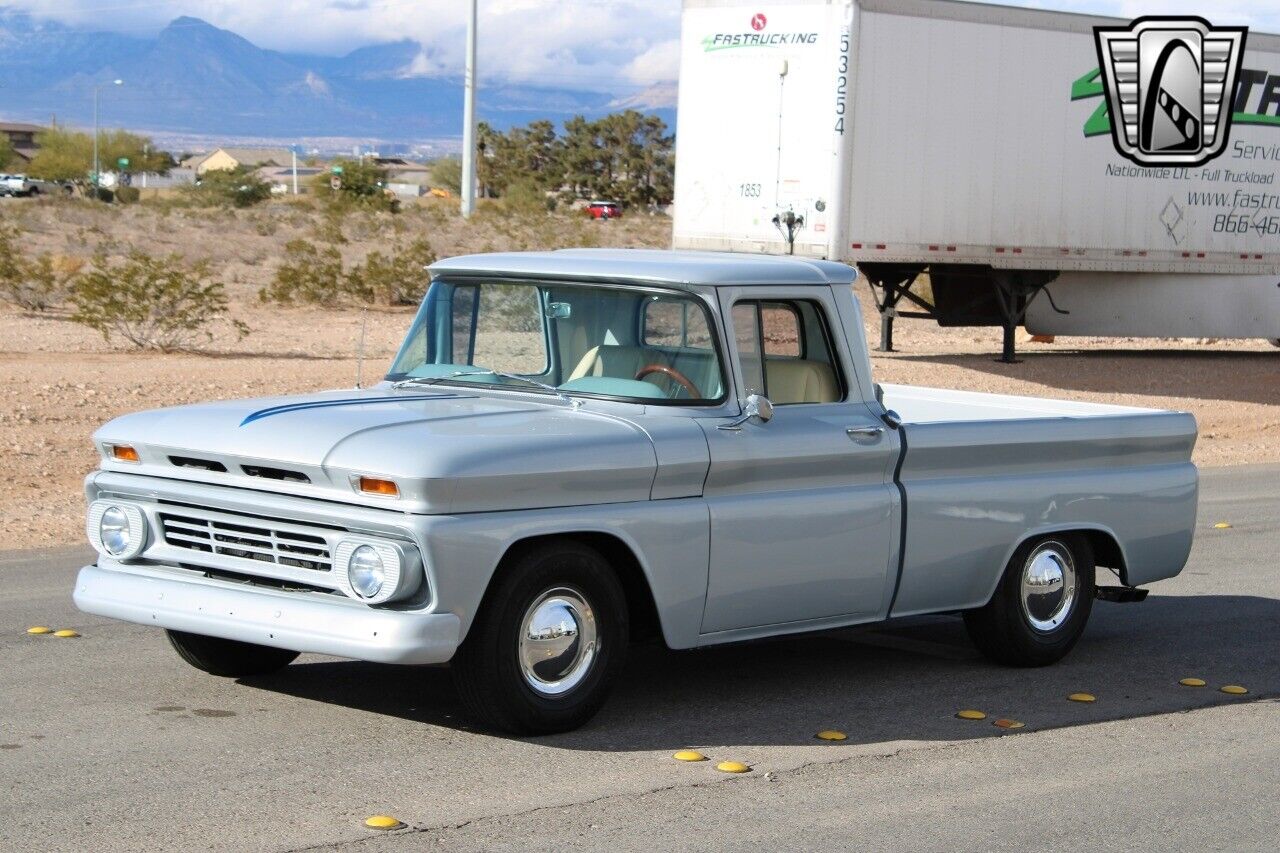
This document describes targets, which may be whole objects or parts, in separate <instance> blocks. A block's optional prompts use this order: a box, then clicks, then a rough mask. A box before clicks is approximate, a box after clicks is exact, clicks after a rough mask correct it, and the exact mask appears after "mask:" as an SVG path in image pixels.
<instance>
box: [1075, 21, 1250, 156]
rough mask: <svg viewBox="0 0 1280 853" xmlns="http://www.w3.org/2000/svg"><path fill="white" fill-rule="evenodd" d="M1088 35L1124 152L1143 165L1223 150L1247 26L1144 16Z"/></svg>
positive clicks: (1113, 131)
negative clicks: (1227, 25)
mask: <svg viewBox="0 0 1280 853" xmlns="http://www.w3.org/2000/svg"><path fill="white" fill-rule="evenodd" d="M1093 34H1094V39H1095V41H1096V43H1097V48H1098V63H1099V67H1100V68H1101V70H1102V83H1103V88H1104V89H1105V90H1106V94H1107V107H1108V109H1109V110H1110V113H1111V138H1112V140H1113V141H1114V142H1115V146H1116V150H1117V151H1119V152H1120V154H1121V155H1123V156H1124V157H1127V158H1128V159H1130V160H1132V161H1133V162H1135V163H1139V164H1141V165H1144V166H1170V165H1173V166H1199V165H1202V164H1204V163H1207V162H1209V161H1210V160H1212V159H1213V158H1214V157H1217V156H1218V155H1219V154H1221V153H1222V152H1223V150H1224V149H1225V148H1226V145H1227V136H1228V134H1229V133H1230V131H1231V113H1232V103H1231V99H1232V97H1233V96H1234V94H1235V90H1236V81H1237V80H1238V79H1239V77H1240V64H1241V62H1243V60H1244V42H1245V37H1246V36H1247V35H1248V28H1247V27H1214V26H1212V25H1211V24H1210V23H1209V22H1208V21H1206V20H1204V19H1203V18H1194V17H1145V18H1138V19H1136V20H1135V21H1134V22H1133V23H1132V24H1130V25H1129V26H1128V27H1094V30H1093Z"/></svg>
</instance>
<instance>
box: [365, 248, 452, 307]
mask: <svg viewBox="0 0 1280 853" xmlns="http://www.w3.org/2000/svg"><path fill="white" fill-rule="evenodd" d="M435 260H436V255H435V252H433V251H431V244H430V243H428V242H427V241H426V240H425V239H424V238H421V237H419V238H418V239H416V240H414V241H412V242H411V243H409V244H408V245H407V246H403V247H401V246H397V247H396V250H395V252H394V253H393V254H391V255H390V256H387V255H383V254H382V253H381V252H370V253H369V255H368V256H367V257H366V258H365V259H364V263H362V264H358V265H357V266H356V267H355V268H353V269H352V270H351V272H350V273H348V274H347V292H348V293H349V294H350V295H351V296H352V297H354V298H356V299H359V300H360V301H362V302H381V303H383V304H384V305H413V304H417V303H418V302H420V301H421V300H422V297H423V294H425V293H426V289H427V281H428V278H427V273H426V270H425V267H426V266H427V265H428V264H432V263H435Z"/></svg>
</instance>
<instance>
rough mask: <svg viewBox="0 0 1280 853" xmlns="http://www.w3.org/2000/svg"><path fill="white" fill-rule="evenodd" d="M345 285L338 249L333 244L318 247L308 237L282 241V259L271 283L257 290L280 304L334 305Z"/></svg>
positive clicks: (261, 297) (269, 299) (343, 294)
mask: <svg viewBox="0 0 1280 853" xmlns="http://www.w3.org/2000/svg"><path fill="white" fill-rule="evenodd" d="M347 286H348V282H347V279H346V277H345V276H344V275H343V273H342V253H341V252H339V251H338V250H337V249H336V248H334V247H333V246H325V247H323V248H321V247H320V246H317V245H316V244H315V243H312V242H311V241H310V240H302V239H297V240H290V241H289V242H288V243H285V246H284V261H283V262H282V263H281V264H280V267H279V268H278V269H277V270H276V275H275V278H274V279H273V280H272V282H271V284H269V285H267V286H266V287H264V288H263V289H262V290H260V291H258V297H259V298H260V299H261V300H262V301H263V302H278V303H280V304H281V305H292V304H293V303H295V302H309V303H313V304H317V305H334V304H337V303H338V302H341V301H342V299H343V297H344V296H345V294H346V290H347Z"/></svg>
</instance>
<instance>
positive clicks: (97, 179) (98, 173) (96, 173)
mask: <svg viewBox="0 0 1280 853" xmlns="http://www.w3.org/2000/svg"><path fill="white" fill-rule="evenodd" d="M123 85H124V81H123V80H112V81H111V82H110V83H99V84H98V85H96V86H94V87H93V197H94V198H97V197H98V190H99V189H100V188H101V186H102V169H101V168H100V166H99V165H98V95H99V94H100V93H101V92H102V87H103V86H123Z"/></svg>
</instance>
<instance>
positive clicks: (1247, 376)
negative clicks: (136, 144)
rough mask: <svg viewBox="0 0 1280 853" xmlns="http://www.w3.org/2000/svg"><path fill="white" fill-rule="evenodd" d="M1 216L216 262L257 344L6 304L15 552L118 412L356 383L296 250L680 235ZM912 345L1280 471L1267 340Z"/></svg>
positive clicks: (41, 530) (381, 335)
mask: <svg viewBox="0 0 1280 853" xmlns="http://www.w3.org/2000/svg"><path fill="white" fill-rule="evenodd" d="M0 218H3V219H4V220H6V221H8V222H12V223H16V224H18V225H19V227H21V228H22V229H23V230H24V232H25V233H26V235H27V236H26V237H25V238H24V245H25V246H28V247H30V248H31V250H32V251H49V252H56V253H59V254H67V255H77V256H87V255H88V254H90V253H92V251H94V249H95V248H98V247H99V246H107V247H109V248H111V249H112V250H113V251H118V250H119V249H120V248H121V247H126V246H127V245H129V244H136V245H138V246H140V247H143V248H146V249H147V250H148V251H151V252H169V251H176V252H181V253H183V254H185V255H187V256H188V257H190V258H191V259H192V260H195V259H200V258H208V259H210V260H211V262H212V263H213V265H214V267H215V269H216V270H217V271H218V275H219V277H220V278H221V280H222V281H223V282H224V283H225V284H226V286H227V291H228V295H229V296H230V298H231V306H232V314H233V316H234V317H236V318H237V319H240V320H243V321H244V322H246V323H248V325H249V326H250V328H251V329H252V331H251V333H250V334H249V335H248V337H246V338H244V339H243V340H240V341H235V340H234V338H232V337H231V336H229V335H223V336H221V337H220V338H219V339H218V340H217V341H215V343H214V344H212V345H211V346H210V347H209V349H208V350H206V351H203V352H201V353H198V354H173V355H161V354H155V353H143V352H138V351H136V350H125V349H122V348H120V347H119V346H113V345H109V344H107V343H104V341H103V340H102V338H101V337H99V336H98V335H97V334H96V333H94V332H91V331H89V330H87V329H84V328H82V327H80V326H76V325H74V324H72V323H71V322H69V321H68V320H67V318H66V315H65V313H58V312H54V313H50V314H45V315H31V314H25V313H21V312H19V311H16V310H14V309H12V308H8V307H0V482H3V483H5V486H4V487H3V488H2V489H0V518H3V519H4V524H2V525H0V550H3V549H9V548H31V547H38V546H43V545H50V544H60V543H73V542H78V541H80V540H81V539H83V536H84V533H83V526H82V525H83V521H82V518H83V516H82V511H83V496H82V492H81V485H80V484H81V480H82V478H83V476H84V475H85V474H86V473H87V472H88V471H89V470H90V469H91V468H92V467H93V465H94V459H95V454H94V451H93V449H92V447H91V445H90V443H89V436H90V434H91V433H92V432H93V430H94V429H95V428H96V427H97V426H99V425H100V424H101V423H103V422H104V421H106V420H108V419H110V418H112V417H114V416H116V415H118V414H121V413H123V412H127V411H133V410H137V409H144V408H154V407H159V406H170V405H176V404H181V403H190V402H197V401H201V400H210V399H219V398H229V397H243V396H260V395H268V394H279V393H290V392H301V391H312V390H317V389H325V388H341V387H351V386H352V385H353V384H354V382H355V378H356V358H355V352H356V347H357V341H358V339H359V336H360V327H361V322H362V312H361V311H360V310H359V309H346V310H319V309H303V308H291V309H282V308H277V307H274V306H268V305H264V304H262V303H261V302H260V301H259V300H258V298H257V292H258V289H259V288H260V287H262V286H263V285H264V284H266V283H267V281H269V280H270V278H271V277H272V275H273V273H274V269H275V264H276V258H277V257H278V255H279V253H280V250H281V247H282V246H283V245H284V243H285V242H286V241H287V240H290V239H293V238H295V237H307V238H309V239H313V240H318V241H319V240H332V241H333V242H338V241H337V240H336V239H335V238H336V235H337V234H339V233H340V234H341V235H342V237H341V242H339V243H338V244H339V245H340V247H341V249H342V251H343V254H344V256H346V257H347V258H348V259H350V260H354V259H358V258H360V257H362V256H363V254H365V253H367V252H368V251H370V250H372V249H374V248H377V247H384V246H385V245H386V244H388V243H390V242H395V241H397V240H405V239H408V238H410V237H414V236H425V237H427V238H428V239H429V240H430V242H431V244H432V246H433V248H434V250H435V252H436V254H437V255H439V256H442V257H443V256H446V255H452V254H460V253H465V252H473V251H492V250H498V249H526V248H543V247H547V246H549V245H614V246H652V247H662V246H665V245H666V244H667V242H668V240H669V236H670V223H669V221H668V220H666V219H664V218H661V217H646V216H634V217H628V218H624V219H622V220H618V221H613V222H588V221H586V220H583V219H579V218H576V217H574V218H569V217H542V216H534V217H518V216H509V215H506V214H504V213H502V212H500V211H498V210H488V211H484V212H482V213H481V215H480V216H478V217H477V219H476V220H473V223H472V224H470V225H467V226H464V225H463V224H462V222H461V220H460V219H458V218H457V217H456V216H455V215H454V214H453V212H452V206H451V205H445V204H439V205H435V204H430V205H425V206H423V207H417V208H412V209H410V210H409V211H407V212H405V213H402V214H400V215H399V216H395V217H392V216H390V215H388V214H377V215H374V214H359V215H355V216H348V217H346V218H345V219H342V220H335V219H333V218H332V217H328V216H326V215H325V214H324V213H322V212H319V211H316V210H312V209H310V208H304V207H299V206H296V205H291V204H284V203H273V204H271V205H268V206H266V207H262V208H259V209H254V210H251V211H247V212H246V211H231V210H224V211H201V210H191V209H185V208H180V207H177V208H172V207H169V206H165V205H147V204H144V205H140V206H134V207H130V208H124V209H107V208H105V207H103V206H101V205H92V204H88V203H78V202H67V201H62V200H52V199H48V200H40V201H35V202H28V201H25V200H24V201H17V202H8V203H4V204H2V205H0ZM335 229H336V230H335ZM858 295H859V298H860V299H861V301H862V306H863V311H864V313H865V314H866V315H867V332H868V336H869V338H870V340H872V341H873V342H874V341H875V340H877V339H878V338H877V335H878V332H877V329H876V326H877V322H878V321H877V320H876V318H875V317H874V310H873V308H872V306H871V303H870V299H869V297H868V294H867V293H866V291H865V289H863V288H861V287H859V289H858ZM410 317H411V311H409V310H407V309H405V310H392V309H375V310H370V311H369V312H368V313H367V322H368V327H367V344H366V349H367V355H368V357H367V362H366V365H365V376H366V378H375V377H377V376H378V375H379V373H380V371H381V370H384V369H385V368H386V366H387V364H388V363H389V361H390V359H391V357H392V355H393V354H394V351H395V348H396V345H397V344H398V342H399V339H400V337H401V335H402V334H403V333H404V331H405V329H406V328H407V326H408V323H409V320H410ZM896 343H897V345H898V347H899V348H900V349H901V350H902V351H901V352H897V353H891V354H882V353H873V358H872V361H873V364H874V367H875V369H876V371H877V376H878V378H879V379H880V380H881V381H885V382H903V383H911V384H920V385H931V386H938V387H947V388H961V389H969V390H975V391H991V392H999V393H1010V394H1032V395H1041V396H1052V397H1067V398H1071V399H1078V400H1088V401H1096V402H1110V403H1120V404H1126V405H1137V406H1153V407H1159V408H1172V409H1185V410H1187V411H1190V412H1193V413H1194V414H1195V415H1196V417H1197V418H1198V419H1199V422H1200V442H1199V445H1198V446H1197V449H1196V461H1197V462H1199V463H1200V464H1202V465H1238V464H1243V463H1246V462H1256V461H1278V460H1280V350H1277V349H1276V348H1275V347H1272V346H1270V345H1269V344H1266V343H1264V342H1261V341H1240V342H1234V341H1219V342H1199V341H1188V340H1170V341H1164V340H1161V341H1149V340H1115V339H1089V338H1071V339H1066V338H1059V339H1058V340H1057V342H1055V343H1053V344H1021V350H1022V354H1023V358H1024V361H1023V363H1021V364H1016V365H1006V364H1000V363H998V362H996V361H995V360H994V354H995V353H996V352H998V350H999V344H1000V341H999V332H998V331H997V330H994V329H940V328H938V327H937V326H934V325H932V324H929V323H926V322H924V321H900V322H899V325H898V330H897V334H896Z"/></svg>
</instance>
